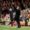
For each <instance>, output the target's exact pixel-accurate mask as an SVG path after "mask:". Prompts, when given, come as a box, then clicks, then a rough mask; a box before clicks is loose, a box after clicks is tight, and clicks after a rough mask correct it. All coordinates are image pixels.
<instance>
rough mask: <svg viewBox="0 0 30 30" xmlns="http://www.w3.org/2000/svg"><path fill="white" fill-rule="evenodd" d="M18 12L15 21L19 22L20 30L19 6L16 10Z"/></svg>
mask: <svg viewBox="0 0 30 30" xmlns="http://www.w3.org/2000/svg"><path fill="white" fill-rule="evenodd" d="M14 9H15V11H16V16H15V20H16V22H17V25H18V28H20V27H21V25H20V20H19V16H20V10H19V6H17V8H14Z"/></svg>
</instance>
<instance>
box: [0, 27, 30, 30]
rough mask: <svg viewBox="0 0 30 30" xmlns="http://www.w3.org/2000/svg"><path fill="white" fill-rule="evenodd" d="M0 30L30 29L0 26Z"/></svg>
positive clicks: (26, 28)
mask: <svg viewBox="0 0 30 30" xmlns="http://www.w3.org/2000/svg"><path fill="white" fill-rule="evenodd" d="M0 30H30V27H21V28H17V27H10V26H0Z"/></svg>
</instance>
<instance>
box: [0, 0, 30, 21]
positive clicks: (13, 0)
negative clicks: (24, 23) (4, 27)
mask: <svg viewBox="0 0 30 30" xmlns="http://www.w3.org/2000/svg"><path fill="white" fill-rule="evenodd" d="M14 7H15V8H16V9H17V10H20V14H21V15H20V16H19V19H21V20H25V19H29V18H30V0H0V18H1V19H2V21H9V20H10V14H9V13H8V12H7V11H4V10H6V9H7V10H9V11H10V12H12V13H13V14H12V13H11V16H12V17H13V20H14V18H15V15H16V11H15V9H14ZM2 11H4V12H2ZM5 15H6V16H5ZM20 17H21V18H20ZM3 19H4V20H3Z"/></svg>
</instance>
